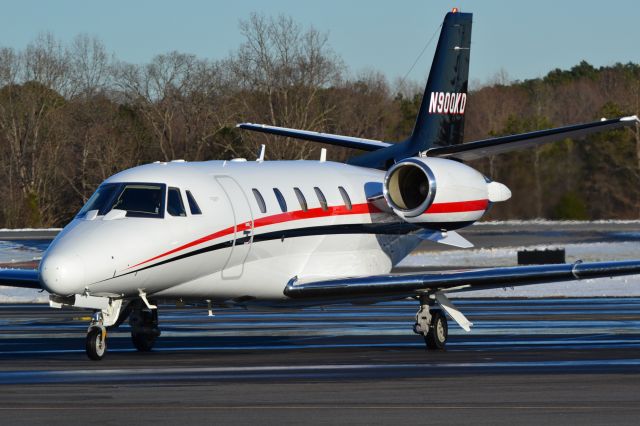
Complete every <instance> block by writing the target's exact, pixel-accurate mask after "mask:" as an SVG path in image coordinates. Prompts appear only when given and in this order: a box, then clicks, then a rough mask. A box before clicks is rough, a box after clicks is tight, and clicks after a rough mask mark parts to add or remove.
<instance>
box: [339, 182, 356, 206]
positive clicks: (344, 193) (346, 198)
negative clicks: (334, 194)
mask: <svg viewBox="0 0 640 426" xmlns="http://www.w3.org/2000/svg"><path fill="white" fill-rule="evenodd" d="M338 191H340V195H342V200H343V201H344V205H345V207H346V208H347V210H351V209H352V208H353V205H352V204H351V198H349V194H347V191H346V190H345V189H344V188H343V187H341V186H339V187H338Z"/></svg>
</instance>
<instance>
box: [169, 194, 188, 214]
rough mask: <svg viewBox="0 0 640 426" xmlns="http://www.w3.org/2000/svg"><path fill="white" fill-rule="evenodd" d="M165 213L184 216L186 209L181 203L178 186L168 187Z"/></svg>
mask: <svg viewBox="0 0 640 426" xmlns="http://www.w3.org/2000/svg"><path fill="white" fill-rule="evenodd" d="M167 213H169V214H170V215H171V216H186V215H187V211H186V210H185V209H184V204H183V203H182V195H180V190H179V189H178V188H169V197H168V200H167Z"/></svg>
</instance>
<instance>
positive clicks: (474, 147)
mask: <svg viewBox="0 0 640 426" xmlns="http://www.w3.org/2000/svg"><path fill="white" fill-rule="evenodd" d="M638 123H640V120H639V119H638V117H637V116H635V115H633V116H631V117H622V118H614V119H612V120H602V121H594V122H591V123H583V124H576V125H573V126H566V127H558V128H555V129H547V130H539V131H536V132H530V133H520V134H517V135H510V136H503V137H499V138H492V139H484V140H480V141H475V142H468V143H463V144H459V145H449V146H444V147H440V148H432V149H429V150H427V156H428V157H441V158H455V159H458V160H475V159H478V158H483V157H487V156H490V155H495V154H502V153H504V152H509V151H515V150H517V149H524V148H530V147H534V146H538V145H543V144H546V143H549V142H555V141H560V140H564V139H566V138H581V137H584V136H586V135H588V134H591V133H595V132H600V131H605V130H613V129H618V128H620V127H625V126H635V125H636V124H638Z"/></svg>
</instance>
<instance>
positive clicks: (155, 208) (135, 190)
mask: <svg viewBox="0 0 640 426" xmlns="http://www.w3.org/2000/svg"><path fill="white" fill-rule="evenodd" d="M164 193H165V185H164V184H156V183H107V184H104V185H101V186H100V187H99V188H98V189H97V191H96V192H95V193H94V194H93V195H92V196H91V198H89V201H87V203H86V204H85V205H84V207H83V208H82V210H80V212H79V213H78V216H77V217H83V216H85V215H86V214H87V212H89V211H91V210H98V215H99V216H102V215H105V214H107V213H109V212H110V211H111V210H113V209H118V210H125V211H126V212H127V217H157V218H162V217H164Z"/></svg>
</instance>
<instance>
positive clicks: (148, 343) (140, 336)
mask: <svg viewBox="0 0 640 426" xmlns="http://www.w3.org/2000/svg"><path fill="white" fill-rule="evenodd" d="M131 341H132V342H133V346H134V347H135V348H136V349H137V350H138V351H139V352H150V351H151V349H153V344H154V343H155V342H156V336H155V335H154V334H148V333H131Z"/></svg>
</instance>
